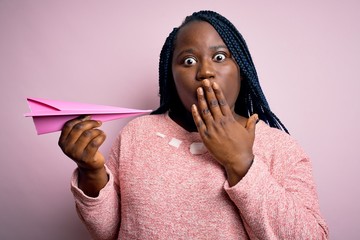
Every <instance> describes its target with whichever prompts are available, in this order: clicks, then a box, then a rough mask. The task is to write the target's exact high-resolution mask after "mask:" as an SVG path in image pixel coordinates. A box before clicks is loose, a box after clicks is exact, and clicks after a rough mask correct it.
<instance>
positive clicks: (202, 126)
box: [191, 104, 208, 136]
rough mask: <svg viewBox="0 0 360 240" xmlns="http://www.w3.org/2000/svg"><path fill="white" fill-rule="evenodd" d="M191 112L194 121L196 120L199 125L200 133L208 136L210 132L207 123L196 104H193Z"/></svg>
mask: <svg viewBox="0 0 360 240" xmlns="http://www.w3.org/2000/svg"><path fill="white" fill-rule="evenodd" d="M191 113H192V116H193V119H194V122H195V125H196V127H197V130H198V132H199V134H200V135H201V136H202V135H204V136H205V135H206V136H207V135H208V134H207V128H206V125H205V123H204V121H203V120H202V118H201V115H200V113H199V110H198V108H197V107H196V105H195V104H193V105H192V106H191Z"/></svg>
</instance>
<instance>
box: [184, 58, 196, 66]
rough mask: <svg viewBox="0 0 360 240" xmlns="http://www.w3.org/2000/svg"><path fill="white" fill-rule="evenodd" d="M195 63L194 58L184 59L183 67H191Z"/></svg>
mask: <svg viewBox="0 0 360 240" xmlns="http://www.w3.org/2000/svg"><path fill="white" fill-rule="evenodd" d="M195 63H196V60H195V58H193V57H188V58H185V59H184V65H185V66H192V65H194V64H195Z"/></svg>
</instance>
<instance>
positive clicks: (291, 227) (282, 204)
mask: <svg viewBox="0 0 360 240" xmlns="http://www.w3.org/2000/svg"><path fill="white" fill-rule="evenodd" d="M231 108H232V107H231V106H228V105H227V103H226V99H225V97H224V96H223V93H222V91H221V89H220V88H219V86H218V85H217V84H216V83H212V84H210V82H209V81H208V80H204V81H203V82H202V87H201V88H199V89H198V107H197V106H195V105H194V106H193V107H192V114H193V118H194V122H195V123H196V126H197V127H198V131H199V134H200V136H201V138H202V140H203V142H204V144H205V146H206V147H207V149H208V150H209V152H210V153H211V154H212V156H213V157H214V158H215V159H216V160H217V161H218V162H219V163H220V164H221V165H222V166H223V167H224V169H225V171H226V173H227V185H226V190H227V192H228V194H229V196H230V198H231V199H232V200H233V201H234V203H235V204H236V205H237V207H238V209H239V211H240V215H241V217H242V218H243V222H244V225H245V227H246V228H247V230H248V232H249V235H250V236H251V237H252V238H259V239H278V238H280V239H321V238H326V237H327V228H326V225H325V223H324V221H323V219H322V218H321V217H320V213H319V206H318V200H317V196H316V191H315V186H314V183H313V181H312V176H311V166H310V162H309V160H308V159H307V158H306V157H304V156H303V155H301V154H298V153H299V151H298V150H295V151H294V152H291V151H289V152H288V154H287V155H286V154H279V155H280V157H278V156H275V158H274V161H273V164H280V165H278V169H277V170H274V171H273V172H271V173H270V171H269V170H268V167H267V165H266V164H265V163H264V161H265V159H261V157H260V156H261V155H259V154H258V155H256V154H254V153H253V145H254V139H255V125H256V120H257V116H256V115H254V116H251V117H250V118H249V119H248V120H247V122H246V124H243V123H241V121H237V120H236V119H235V116H236V114H235V113H234V112H233V110H231ZM198 109H199V110H198ZM269 134H272V133H269ZM281 139H282V140H284V142H281V143H278V145H277V146H278V149H284V146H288V145H289V144H292V142H291V141H290V139H289V138H285V137H283V138H281ZM275 140H279V139H275ZM270 144H271V143H270V142H267V145H265V146H262V147H264V149H259V153H260V152H262V151H267V150H269V149H265V148H266V147H267V146H268V145H270ZM271 151H272V150H271ZM270 153H271V152H270ZM286 159H288V160H286ZM262 160H264V161H262ZM286 161H287V162H288V163H287V164H286V165H283V164H284V163H286ZM269 165H271V164H269ZM284 171H285V172H284ZM279 172H281V173H282V174H283V175H282V176H283V178H282V179H281V178H280V177H279V176H280V174H279ZM275 177H277V178H275ZM279 180H281V181H279ZM280 183H281V184H280Z"/></svg>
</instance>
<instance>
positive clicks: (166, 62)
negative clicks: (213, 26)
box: [152, 28, 179, 114]
mask: <svg viewBox="0 0 360 240" xmlns="http://www.w3.org/2000/svg"><path fill="white" fill-rule="evenodd" d="M178 30H179V29H178V28H174V29H173V31H172V32H171V33H170V34H169V36H168V37H167V38H166V41H165V44H164V46H163V48H162V49H161V52H160V62H159V86H160V89H159V95H160V107H159V108H158V109H157V110H155V111H154V112H152V113H153V114H161V113H165V112H166V111H168V110H169V109H170V105H171V103H172V102H173V101H171V98H172V95H173V94H174V90H175V92H176V89H174V81H173V78H172V71H171V62H172V53H173V50H174V42H175V40H174V39H175V37H176V34H177V32H178ZM176 95H177V94H176ZM173 97H174V96H173Z"/></svg>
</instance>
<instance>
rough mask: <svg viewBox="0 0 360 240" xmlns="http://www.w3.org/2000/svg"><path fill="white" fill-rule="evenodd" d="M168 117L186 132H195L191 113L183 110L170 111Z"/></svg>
mask: <svg viewBox="0 0 360 240" xmlns="http://www.w3.org/2000/svg"><path fill="white" fill-rule="evenodd" d="M169 117H170V118H171V119H172V120H173V121H174V122H176V123H177V124H178V125H179V126H180V127H182V128H184V129H185V130H186V131H188V132H197V128H196V125H195V123H194V119H193V117H192V114H191V112H189V111H186V110H185V109H182V110H176V111H173V110H170V111H169Z"/></svg>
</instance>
